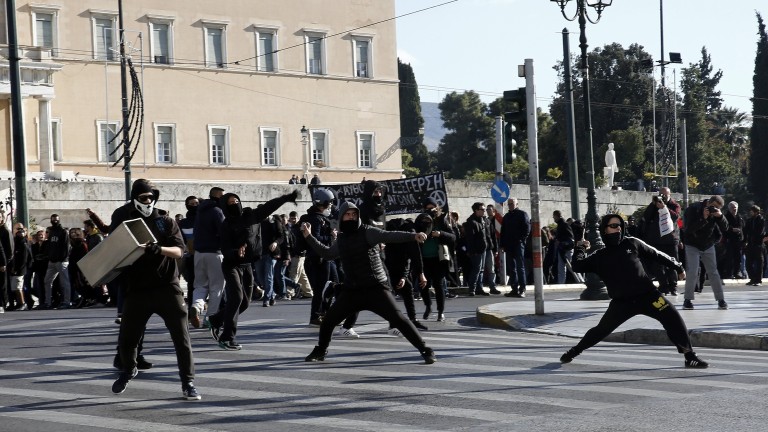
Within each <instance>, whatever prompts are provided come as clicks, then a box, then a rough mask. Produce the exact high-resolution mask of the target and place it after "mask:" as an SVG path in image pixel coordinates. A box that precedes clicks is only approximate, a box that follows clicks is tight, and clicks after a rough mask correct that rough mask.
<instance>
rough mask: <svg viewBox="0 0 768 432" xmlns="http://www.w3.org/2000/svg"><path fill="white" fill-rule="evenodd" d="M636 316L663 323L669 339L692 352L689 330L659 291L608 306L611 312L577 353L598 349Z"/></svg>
mask: <svg viewBox="0 0 768 432" xmlns="http://www.w3.org/2000/svg"><path fill="white" fill-rule="evenodd" d="M635 315H645V316H647V317H651V318H653V319H655V320H656V321H658V322H660V323H661V325H662V326H663V327H664V330H666V331H667V336H669V339H670V340H671V341H672V343H673V344H674V345H675V346H676V347H677V351H678V352H680V353H687V352H691V351H693V348H692V347H691V340H690V339H689V338H688V329H687V328H686V327H685V323H684V322H683V318H682V317H681V316H680V313H679V312H677V309H675V306H674V305H672V304H671V303H669V302H668V301H667V300H666V298H664V296H662V295H661V293H660V292H659V291H653V292H651V293H648V294H646V295H642V296H637V297H630V298H623V299H614V300H611V302H610V303H609V304H608V310H606V311H605V314H603V317H602V318H600V322H599V323H597V326H595V327H592V328H591V329H589V330H588V331H587V333H586V334H585V335H584V337H583V338H581V341H579V343H578V344H576V346H575V347H574V349H575V350H576V351H577V353H581V352H582V351H584V350H586V349H587V348H591V347H593V346H595V345H597V343H598V342H600V341H602V340H603V339H605V338H606V336H608V335H609V334H611V333H612V332H613V331H614V330H616V329H617V328H618V327H619V326H620V325H622V324H624V322H626V321H627V320H628V319H630V318H632V317H633V316H635Z"/></svg>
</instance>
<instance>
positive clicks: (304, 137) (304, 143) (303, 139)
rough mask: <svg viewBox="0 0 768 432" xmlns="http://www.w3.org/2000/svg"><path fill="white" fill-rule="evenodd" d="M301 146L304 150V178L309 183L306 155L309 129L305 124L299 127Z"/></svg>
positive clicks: (307, 157) (307, 158)
mask: <svg viewBox="0 0 768 432" xmlns="http://www.w3.org/2000/svg"><path fill="white" fill-rule="evenodd" d="M301 146H302V147H301V148H302V149H303V150H304V151H303V153H304V178H305V179H306V181H307V183H309V156H308V155H307V152H308V151H309V149H308V147H309V131H308V130H307V127H306V126H302V127H301Z"/></svg>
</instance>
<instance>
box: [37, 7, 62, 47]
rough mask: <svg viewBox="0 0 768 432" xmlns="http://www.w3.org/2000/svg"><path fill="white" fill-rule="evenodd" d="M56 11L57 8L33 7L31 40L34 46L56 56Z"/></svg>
mask: <svg viewBox="0 0 768 432" xmlns="http://www.w3.org/2000/svg"><path fill="white" fill-rule="evenodd" d="M58 9H59V6H43V5H40V6H33V7H31V10H32V40H33V43H34V45H35V46H37V47H42V48H48V49H50V50H51V55H53V56H56V55H57V53H56V48H57V44H58V37H57V33H58Z"/></svg>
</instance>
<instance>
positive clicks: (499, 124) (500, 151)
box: [491, 116, 512, 285]
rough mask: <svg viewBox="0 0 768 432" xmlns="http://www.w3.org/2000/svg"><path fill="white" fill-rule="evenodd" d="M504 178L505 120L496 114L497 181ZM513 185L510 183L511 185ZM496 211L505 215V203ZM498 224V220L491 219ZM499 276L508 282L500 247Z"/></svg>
mask: <svg viewBox="0 0 768 432" xmlns="http://www.w3.org/2000/svg"><path fill="white" fill-rule="evenodd" d="M503 179H504V120H503V119H502V117H501V116H496V181H499V180H503ZM511 186H512V185H510V187H511ZM495 207H496V212H497V213H499V214H500V215H502V216H503V215H504V204H502V203H496V204H495ZM491 223H492V224H496V221H491ZM499 249H500V250H499V277H500V278H501V284H502V285H506V284H507V266H506V262H507V261H506V258H507V257H506V256H505V253H504V251H503V250H501V248H499Z"/></svg>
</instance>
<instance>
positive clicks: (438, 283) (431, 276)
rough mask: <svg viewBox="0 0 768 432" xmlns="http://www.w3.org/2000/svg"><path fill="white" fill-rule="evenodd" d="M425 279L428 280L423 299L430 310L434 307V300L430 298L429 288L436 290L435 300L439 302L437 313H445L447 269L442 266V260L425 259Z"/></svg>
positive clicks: (422, 295) (422, 290) (422, 294)
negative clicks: (444, 285)
mask: <svg viewBox="0 0 768 432" xmlns="http://www.w3.org/2000/svg"><path fill="white" fill-rule="evenodd" d="M423 261H424V277H426V278H427V284H426V285H425V286H424V288H422V289H421V299H422V300H423V301H424V305H425V306H426V307H428V308H431V307H432V298H431V297H430V292H429V287H430V286H431V287H432V288H434V289H435V300H436V301H437V313H443V310H445V291H444V290H443V284H445V267H443V266H442V265H441V262H440V259H439V258H437V257H434V258H424V259H423Z"/></svg>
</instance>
